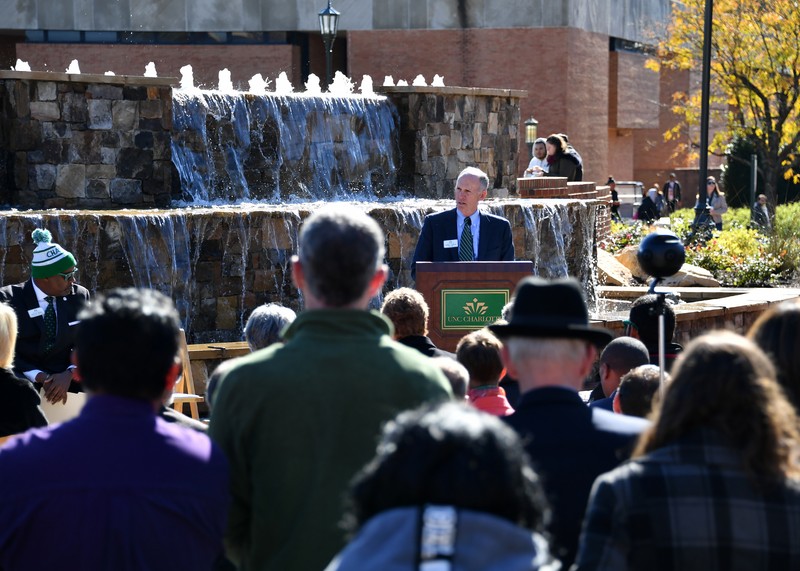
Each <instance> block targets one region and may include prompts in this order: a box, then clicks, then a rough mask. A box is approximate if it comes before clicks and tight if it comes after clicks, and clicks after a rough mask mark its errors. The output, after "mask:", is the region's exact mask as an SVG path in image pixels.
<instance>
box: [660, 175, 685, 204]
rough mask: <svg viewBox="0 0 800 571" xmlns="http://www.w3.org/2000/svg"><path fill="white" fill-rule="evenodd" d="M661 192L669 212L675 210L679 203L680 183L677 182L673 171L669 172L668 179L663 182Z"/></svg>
mask: <svg viewBox="0 0 800 571" xmlns="http://www.w3.org/2000/svg"><path fill="white" fill-rule="evenodd" d="M661 192H662V195H663V196H664V200H665V201H666V204H667V207H668V208H669V213H670V214H671V213H673V212H675V210H677V209H678V206H680V204H681V183H679V182H678V179H677V177H676V176H675V173H674V172H671V173H669V180H668V181H667V182H665V183H664V187H663V188H662V189H661Z"/></svg>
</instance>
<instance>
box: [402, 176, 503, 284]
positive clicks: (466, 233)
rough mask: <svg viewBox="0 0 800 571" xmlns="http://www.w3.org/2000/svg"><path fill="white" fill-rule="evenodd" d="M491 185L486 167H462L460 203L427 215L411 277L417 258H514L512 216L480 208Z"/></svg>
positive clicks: (412, 274)
mask: <svg viewBox="0 0 800 571" xmlns="http://www.w3.org/2000/svg"><path fill="white" fill-rule="evenodd" d="M488 187H489V177H488V176H487V175H486V173H485V172H483V171H482V170H480V169H478V168H475V167H467V168H465V169H464V170H463V171H461V174H459V175H458V179H457V180H456V192H455V198H456V207H455V208H454V209H452V210H446V211H444V212H439V213H436V214H429V215H428V216H426V217H425V222H424V224H423V225H422V231H421V232H420V235H419V240H418V241H417V249H416V250H415V251H414V263H413V264H412V269H411V277H416V266H417V262H472V261H476V260H477V261H481V262H496V261H502V262H511V261H513V260H514V243H513V242H512V240H511V225H510V224H509V223H508V220H506V219H505V218H501V217H500V216H494V215H492V214H485V213H483V212H480V211H479V210H478V203H479V202H480V201H481V200H483V199H484V198H486V194H487V188H488Z"/></svg>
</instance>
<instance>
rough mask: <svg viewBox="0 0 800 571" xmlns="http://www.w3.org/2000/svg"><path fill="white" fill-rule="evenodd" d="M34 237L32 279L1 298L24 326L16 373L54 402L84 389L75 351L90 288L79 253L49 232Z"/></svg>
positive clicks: (20, 332) (38, 232) (2, 291)
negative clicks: (81, 279)
mask: <svg viewBox="0 0 800 571" xmlns="http://www.w3.org/2000/svg"><path fill="white" fill-rule="evenodd" d="M32 237H33V241H34V242H35V243H36V247H35V248H34V250H33V259H32V261H31V279H29V280H28V281H26V282H23V283H20V284H15V285H9V286H5V287H3V288H0V302H5V303H8V305H10V306H11V307H12V308H13V309H14V312H15V313H16V314H17V322H18V326H19V330H18V337H17V346H16V350H15V353H14V373H15V374H16V375H17V376H18V377H24V378H27V379H28V380H29V381H30V382H31V383H34V386H35V387H36V388H37V389H38V388H39V387H44V391H45V398H47V400H48V401H50V402H52V403H57V402H59V401H63V402H66V400H67V391H69V392H81V391H82V390H83V389H82V388H81V385H80V383H79V382H78V381H77V379H76V378H75V376H74V367H73V365H72V361H71V354H72V348H73V345H74V339H75V326H76V325H77V324H78V318H77V315H78V311H79V310H80V309H81V308H82V307H83V305H84V303H85V302H86V301H87V300H88V299H89V291H88V290H87V289H86V288H85V287H82V286H80V285H78V284H77V283H76V281H75V280H76V279H77V272H78V266H77V262H76V261H75V257H74V256H73V255H72V254H71V253H69V252H68V251H66V250H65V249H64V248H62V247H61V246H59V245H58V244H56V243H54V242H53V241H52V235H51V234H50V232H49V231H47V230H41V229H36V230H34V231H33V233H32Z"/></svg>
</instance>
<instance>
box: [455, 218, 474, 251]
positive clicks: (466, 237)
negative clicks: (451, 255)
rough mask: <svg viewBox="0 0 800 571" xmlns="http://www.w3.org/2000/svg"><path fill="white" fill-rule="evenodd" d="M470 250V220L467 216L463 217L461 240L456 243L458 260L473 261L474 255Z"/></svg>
mask: <svg viewBox="0 0 800 571" xmlns="http://www.w3.org/2000/svg"><path fill="white" fill-rule="evenodd" d="M472 252H473V249H472V220H471V219H469V218H464V229H463V230H462V231H461V242H459V244H458V259H459V261H461V262H471V261H473V260H474V259H475V256H473V254H472Z"/></svg>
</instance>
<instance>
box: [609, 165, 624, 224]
mask: <svg viewBox="0 0 800 571" xmlns="http://www.w3.org/2000/svg"><path fill="white" fill-rule="evenodd" d="M606 186H608V189H609V191H610V192H611V219H612V220H614V221H616V222H622V216H621V215H620V213H619V207H620V205H621V203H620V201H619V192H617V181H615V180H614V177H613V176H610V177H608V180H607V181H606Z"/></svg>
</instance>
